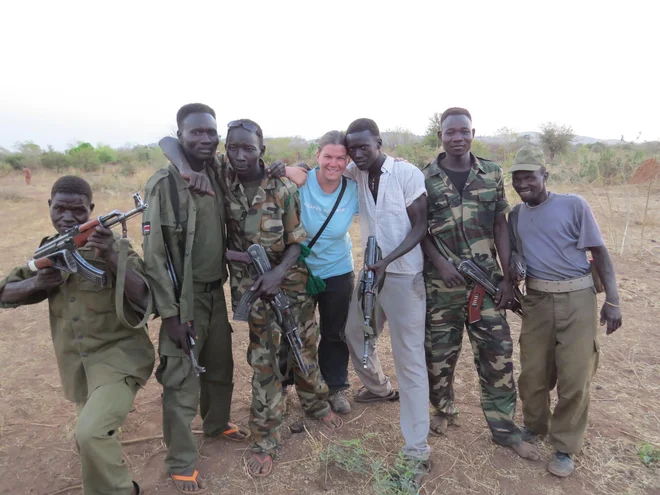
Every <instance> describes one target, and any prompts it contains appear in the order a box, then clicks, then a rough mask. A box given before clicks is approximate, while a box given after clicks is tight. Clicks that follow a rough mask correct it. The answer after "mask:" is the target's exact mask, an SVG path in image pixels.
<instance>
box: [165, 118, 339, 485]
mask: <svg viewBox="0 0 660 495" xmlns="http://www.w3.org/2000/svg"><path fill="white" fill-rule="evenodd" d="M171 141H173V140H171ZM172 144H176V142H173V143H172ZM225 147H226V150H227V157H228V158H229V163H226V162H224V161H223V163H222V164H221V168H220V178H221V180H222V181H223V182H222V187H223V190H224V194H225V205H226V214H227V215H228V219H227V238H228V242H227V243H228V246H229V249H230V251H228V253H227V259H228V261H229V262H230V263H229V266H230V274H231V289H232V303H233V307H234V309H236V306H237V305H238V302H239V301H240V299H241V297H242V296H243V294H244V293H245V292H246V291H247V290H248V289H250V288H252V289H253V290H254V291H255V293H256V294H255V295H256V296H257V297H259V298H260V300H257V301H256V302H255V303H254V305H253V306H252V308H251V311H250V314H249V317H248V324H249V327H250V346H249V350H248V361H249V363H250V365H251V366H252V369H253V371H254V374H253V377H252V410H251V416H250V433H251V435H252V439H253V440H254V448H253V450H254V454H253V455H252V457H251V458H250V460H249V461H248V471H249V472H250V474H251V475H252V476H257V477H263V476H268V475H269V474H270V472H271V471H272V467H273V456H274V454H275V450H276V449H277V447H278V446H279V443H280V437H279V429H280V427H281V425H282V420H283V414H284V397H283V395H282V384H281V377H279V376H278V374H279V367H278V363H277V358H276V354H277V348H278V347H279V345H280V338H281V336H282V329H281V328H280V326H279V325H278V323H277V322H276V321H275V316H274V314H273V312H272V311H271V310H270V307H269V305H267V304H266V303H265V302H264V301H269V300H271V299H272V298H273V297H274V296H275V295H276V294H277V293H278V291H279V289H280V287H281V288H282V289H283V290H284V292H285V294H286V295H287V297H288V299H289V302H290V303H291V307H292V312H293V314H294V316H295V318H296V322H297V324H298V332H299V333H300V339H301V341H302V357H303V359H304V361H305V363H307V364H308V365H309V366H310V368H311V373H310V375H309V376H305V375H304V374H303V373H301V371H300V370H299V369H298V367H297V366H296V365H295V362H292V364H293V374H294V379H295V383H296V388H297V390H298V396H299V398H300V402H301V405H302V407H303V409H304V410H305V412H306V413H307V414H308V415H310V416H312V417H315V418H319V419H320V420H321V422H322V423H323V425H324V426H326V427H327V428H332V429H334V428H339V427H341V425H342V424H343V422H342V420H341V419H340V418H339V417H338V416H336V415H335V414H334V413H333V412H332V411H331V409H330V405H329V404H328V402H327V397H328V387H327V385H326V384H325V382H324V381H323V379H322V377H321V374H320V371H319V367H318V362H317V348H316V343H317V341H318V337H319V332H318V326H317V324H316V321H315V318H314V306H313V302H312V299H311V297H310V296H307V294H306V292H305V288H306V285H307V278H308V276H309V274H308V271H307V269H306V268H305V265H304V263H302V262H300V261H298V257H299V255H300V243H301V242H302V241H303V240H304V239H305V238H306V233H305V230H304V229H303V228H302V224H301V221H300V203H299V199H298V196H297V194H295V192H296V189H295V186H294V185H293V184H291V183H290V182H289V181H288V180H287V179H272V178H268V176H267V174H266V173H265V166H264V163H263V161H262V160H261V157H262V156H263V154H264V151H265V149H266V148H265V146H264V145H263V133H262V131H261V128H260V127H259V126H258V125H257V124H256V123H255V122H252V121H250V120H238V121H234V122H231V123H230V124H229V130H228V132H227V139H226V143H225ZM167 155H168V156H169V157H170V158H171V159H172V162H173V163H176V164H177V165H179V166H180V167H181V170H184V171H185V173H186V175H188V173H191V171H190V170H189V169H188V167H187V164H186V163H185V160H184V159H183V158H184V157H183V156H181V155H180V154H177V150H176V148H175V147H172V149H170V148H169V147H168V149H167ZM175 157H176V159H175ZM191 175H193V174H192V173H191ZM198 179H199V178H198V177H197V176H194V175H193V176H191V178H190V181H191V183H193V182H194V183H199V180H198ZM204 180H205V179H204ZM252 244H260V245H261V246H262V247H263V248H264V249H265V250H266V253H267V255H268V259H269V261H270V263H271V266H272V268H273V269H272V270H271V271H270V272H269V273H267V274H264V275H262V276H261V277H259V279H258V280H256V281H254V280H253V278H252V274H251V271H250V269H249V266H250V265H249V257H248V256H247V254H246V253H245V251H246V250H247V248H248V247H250V245H252ZM269 326H270V328H269ZM269 334H270V335H269Z"/></svg>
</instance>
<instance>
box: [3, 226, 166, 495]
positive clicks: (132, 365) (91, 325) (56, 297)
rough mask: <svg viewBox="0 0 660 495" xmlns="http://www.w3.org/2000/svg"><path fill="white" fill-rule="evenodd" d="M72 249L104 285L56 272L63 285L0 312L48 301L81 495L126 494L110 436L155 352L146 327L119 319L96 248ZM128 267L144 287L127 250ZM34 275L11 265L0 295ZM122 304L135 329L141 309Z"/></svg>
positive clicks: (111, 283)
mask: <svg viewBox="0 0 660 495" xmlns="http://www.w3.org/2000/svg"><path fill="white" fill-rule="evenodd" d="M114 238H115V244H114V249H115V251H118V246H119V244H118V242H116V241H118V239H119V235H117V234H116V233H115V234H114ZM48 240H50V239H48V238H47V239H44V242H46V241H48ZM79 252H80V254H81V255H82V257H83V258H84V259H85V260H86V261H87V262H88V263H90V264H91V265H94V266H95V267H97V268H100V269H101V270H104V271H106V273H107V275H108V277H107V282H106V284H105V285H104V286H103V287H100V286H97V285H94V284H93V283H92V282H90V281H89V280H86V279H84V278H83V277H82V276H80V275H78V274H68V273H62V278H63V279H64V283H63V284H62V285H60V286H59V287H57V288H55V289H53V290H50V291H48V294H46V292H45V291H44V292H38V293H35V294H33V295H32V296H31V297H30V298H28V299H27V300H26V301H25V302H23V303H22V304H14V303H0V308H15V307H18V306H21V305H24V304H37V303H39V302H41V301H43V300H45V299H48V312H49V314H50V330H51V334H52V338H53V348H54V350H55V357H56V359H57V366H58V368H59V372H60V381H61V383H62V389H63V391H64V397H65V398H66V399H67V400H69V401H71V402H75V403H76V404H77V409H78V421H77V423H76V430H75V437H76V442H77V444H78V448H79V451H80V463H81V464H82V478H83V491H84V493H85V495H105V494H108V493H113V494H124V495H128V494H130V493H131V492H132V491H133V483H132V482H131V477H130V475H129V472H128V466H127V464H126V462H125V461H124V459H123V458H122V452H121V444H120V443H119V437H118V435H117V434H116V432H117V431H118V430H119V428H120V427H121V425H122V424H123V423H124V421H125V419H126V416H127V415H128V412H129V411H130V409H131V407H132V405H133V400H134V399H135V394H136V393H137V391H138V390H139V389H140V387H142V386H144V384H145V383H146V381H147V380H148V379H149V377H150V376H151V372H152V371H153V367H154V347H153V345H152V344H151V340H149V335H147V331H146V330H147V328H146V326H145V327H142V328H138V329H134V328H130V327H127V326H125V325H123V324H122V323H121V322H120V321H119V318H118V317H117V312H116V307H115V288H116V285H115V277H114V276H113V275H112V272H111V271H110V270H108V269H107V267H106V262H105V261H104V260H103V259H101V258H100V257H99V255H98V252H97V250H96V249H93V248H85V247H83V248H80V249H79ZM127 267H128V268H129V269H131V270H133V272H134V273H136V274H137V275H138V276H139V277H140V278H142V279H143V281H144V282H145V283H146V278H145V277H144V271H143V268H142V260H141V259H140V257H139V256H138V255H137V253H136V252H135V251H133V249H132V248H129V250H128V260H127ZM34 276H36V274H35V273H32V272H30V270H28V269H27V268H26V267H17V268H15V269H14V270H12V271H11V272H10V273H9V275H7V277H6V278H5V279H3V280H0V293H1V292H2V291H3V290H4V288H5V285H7V284H8V283H11V282H20V281H23V280H27V279H29V278H31V277H34ZM149 296H150V295H149ZM124 301H125V303H124V313H125V315H126V317H127V318H128V322H129V323H130V324H132V325H135V324H137V323H138V322H139V321H140V319H141V318H142V316H143V313H144V308H139V307H138V306H137V305H136V304H134V303H133V302H131V301H129V300H128V299H125V300H124Z"/></svg>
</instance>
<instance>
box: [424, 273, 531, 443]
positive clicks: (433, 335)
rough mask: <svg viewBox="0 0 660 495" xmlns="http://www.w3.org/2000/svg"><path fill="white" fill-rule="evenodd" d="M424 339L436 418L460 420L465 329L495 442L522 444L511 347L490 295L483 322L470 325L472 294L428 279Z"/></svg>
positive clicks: (484, 410)
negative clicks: (458, 374)
mask: <svg viewBox="0 0 660 495" xmlns="http://www.w3.org/2000/svg"><path fill="white" fill-rule="evenodd" d="M425 283H426V337H425V341H424V348H425V353H426V367H427V370H428V374H429V395H430V400H431V403H432V404H433V406H434V407H435V409H436V412H437V413H438V414H442V415H446V416H447V417H452V416H455V415H457V414H458V409H457V408H456V406H455V404H454V373H455V371H456V362H457V361H458V356H459V354H460V353H461V347H462V342H463V328H464V327H467V332H468V337H469V338H470V343H471V344H472V352H473V355H474V364H475V366H476V368H477V373H478V374H479V385H480V387H481V391H480V392H481V409H482V411H483V413H484V416H485V417H486V422H487V423H488V426H489V428H490V431H491V434H492V436H493V441H494V442H496V443H498V444H500V445H515V444H518V443H520V441H521V434H520V429H519V428H518V427H517V426H516V425H515V423H514V416H515V413H516V399H517V394H516V386H515V382H514V378H513V360H512V357H511V356H512V353H513V342H512V340H511V331H510V330H509V325H508V323H507V321H506V317H505V316H504V313H503V312H500V311H497V310H496V309H495V303H494V301H493V299H492V298H491V297H490V296H488V295H486V297H485V298H484V301H483V304H482V307H481V319H480V320H479V321H477V322H476V323H468V300H469V295H470V289H467V288H466V287H461V288H458V289H457V288H453V289H448V288H447V287H446V286H445V284H444V282H443V281H442V280H441V279H431V278H429V277H428V276H426V277H425Z"/></svg>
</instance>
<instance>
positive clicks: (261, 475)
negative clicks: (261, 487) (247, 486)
mask: <svg viewBox="0 0 660 495" xmlns="http://www.w3.org/2000/svg"><path fill="white" fill-rule="evenodd" d="M260 454H264V452H255V453H254V454H252V457H251V458H253V459H255V460H256V461H257V462H258V463H259V472H258V473H255V472H253V471H252V470H250V468H249V467H248V473H250V476H254V477H255V478H265V477H266V476H268V475H270V473H272V472H273V456H272V455H270V454H266V457H264V458H263V459H260V458H259V455H260ZM266 463H268V470H267V471H266V472H265V473H262V472H261V468H262V467H263V466H264V465H265V464H266Z"/></svg>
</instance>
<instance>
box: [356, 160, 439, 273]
mask: <svg viewBox="0 0 660 495" xmlns="http://www.w3.org/2000/svg"><path fill="white" fill-rule="evenodd" d="M344 175H346V176H347V177H350V178H351V179H354V180H355V181H357V183H358V194H359V201H360V235H361V237H362V248H363V249H364V246H365V245H366V243H367V239H368V238H369V236H370V235H375V236H376V241H377V242H378V246H380V248H381V250H382V252H383V258H385V257H386V256H387V255H388V254H390V253H391V252H392V251H394V250H395V249H396V248H397V247H399V245H400V244H401V243H402V242H403V240H404V239H405V238H406V236H407V235H408V233H409V232H410V230H411V228H412V225H411V224H410V219H409V218H408V213H407V211H406V209H407V208H408V207H409V206H410V205H411V204H412V203H413V202H414V201H415V200H416V199H417V198H419V197H420V196H421V195H422V194H426V186H425V185H424V174H423V173H422V172H421V170H419V169H418V168H417V167H415V166H414V165H413V164H411V163H408V162H395V161H394V158H392V157H391V156H388V157H387V158H386V160H385V163H383V168H382V170H381V176H380V184H379V186H378V201H377V202H375V203H374V197H373V195H372V194H371V191H370V190H369V172H363V171H361V170H360V169H359V168H357V165H355V163H353V162H351V163H349V165H348V167H346V171H345V172H344ZM423 267H424V257H423V255H422V247H421V246H420V245H419V244H418V245H417V246H415V247H414V248H413V249H411V250H410V251H409V252H408V253H406V254H404V255H403V256H401V257H400V258H398V259H396V260H394V261H393V262H392V263H390V265H389V266H388V267H387V273H400V274H406V275H416V274H417V273H419V272H421V271H422V269H423Z"/></svg>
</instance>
